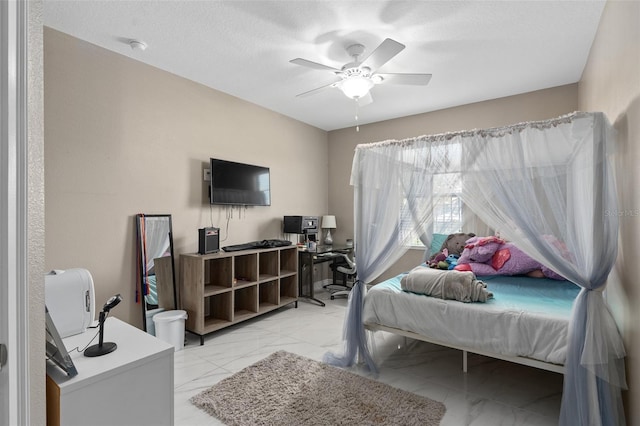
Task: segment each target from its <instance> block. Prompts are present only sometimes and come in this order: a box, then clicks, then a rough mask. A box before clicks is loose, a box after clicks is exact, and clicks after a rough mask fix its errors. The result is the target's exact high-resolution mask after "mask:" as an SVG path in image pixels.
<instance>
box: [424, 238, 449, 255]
mask: <svg viewBox="0 0 640 426" xmlns="http://www.w3.org/2000/svg"><path fill="white" fill-rule="evenodd" d="M448 236H449V234H433V236H432V237H431V249H430V253H429V256H433V255H434V254H436V253H438V252H439V251H440V248H441V247H442V244H443V243H444V242H445V240H446V239H447V237H448Z"/></svg>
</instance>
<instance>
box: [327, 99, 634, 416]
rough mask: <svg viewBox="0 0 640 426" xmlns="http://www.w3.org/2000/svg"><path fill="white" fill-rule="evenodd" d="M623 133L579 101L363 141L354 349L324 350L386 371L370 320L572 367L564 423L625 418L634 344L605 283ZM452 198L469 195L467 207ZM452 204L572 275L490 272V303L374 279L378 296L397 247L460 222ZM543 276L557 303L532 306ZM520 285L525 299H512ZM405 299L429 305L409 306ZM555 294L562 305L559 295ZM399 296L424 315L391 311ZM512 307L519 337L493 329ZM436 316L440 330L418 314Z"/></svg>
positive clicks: (350, 338) (340, 361)
mask: <svg viewBox="0 0 640 426" xmlns="http://www.w3.org/2000/svg"><path fill="white" fill-rule="evenodd" d="M614 142H615V141H614V134H613V130H612V128H611V126H610V124H609V123H608V121H607V119H606V117H605V116H604V115H603V114H602V113H585V112H575V113H572V114H569V115H565V116H562V117H559V118H556V119H552V120H545V121H535V122H527V123H520V124H515V125H511V126H506V127H501V128H493V129H485V130H472V131H463V132H455V133H445V134H440V135H432V136H421V137H417V138H411V139H405V140H400V141H398V140H391V141H384V142H377V143H371V144H361V145H358V146H357V147H356V150H355V155H354V159H353V167H352V174H351V184H352V185H353V186H354V222H355V241H356V247H355V249H356V263H357V265H358V279H359V281H358V283H357V284H356V285H355V286H354V288H353V290H352V292H351V295H350V297H349V305H348V311H347V316H346V319H345V351H344V354H331V353H330V354H327V355H326V357H325V360H326V361H327V362H329V363H332V364H335V365H340V366H348V365H352V364H353V363H354V362H355V361H356V358H357V357H360V359H362V360H363V361H364V362H365V363H366V364H367V365H368V366H369V368H370V369H371V370H372V371H377V370H376V365H375V361H374V359H373V358H372V356H371V354H370V353H369V350H368V345H367V335H366V333H365V322H367V327H368V328H370V329H383V330H387V331H392V332H397V333H399V334H404V335H406V336H411V337H416V338H420V339H423V340H427V341H432V342H435V343H439V344H443V345H447V346H451V347H455V348H459V349H462V350H469V351H471V352H476V353H480V354H487V355H491V356H495V357H498V358H502V359H507V360H513V361H516V362H522V363H525V364H528V365H532V366H535V367H540V368H547V369H550V370H554V371H558V372H562V373H564V392H563V399H562V408H561V414H560V424H563V425H569V424H594V425H599V424H603V425H613V424H620V425H622V424H624V423H625V419H624V413H623V409H622V399H621V389H623V388H626V383H625V374H624V356H625V351H624V347H623V344H622V339H621V337H620V334H619V331H618V329H617V327H616V324H615V322H614V321H613V318H612V316H611V313H610V312H609V310H608V307H607V305H606V303H605V300H604V297H603V292H602V290H603V289H604V287H605V284H606V280H607V277H608V275H609V272H610V271H611V269H612V267H613V265H614V263H615V259H616V256H617V244H618V217H617V215H616V214H615V212H616V211H617V198H616V187H615V181H614V178H613V166H612V157H613V149H614ZM452 194H453V195H454V196H453V197H452ZM445 196H446V197H445ZM443 197H444V198H443ZM447 197H448V198H447ZM454 198H459V200H460V204H459V205H456V206H457V207H456V206H454V205H453V204H452V202H451V200H454ZM443 199H444V200H445V202H444V204H443V202H442V200H443ZM454 201H455V200H454ZM447 203H448V204H447ZM443 206H444V207H446V208H443ZM452 206H453V207H455V209H458V210H460V211H459V212H458V213H459V214H458V216H457V219H456V220H457V221H458V222H459V223H457V224H456V226H458V227H459V228H460V229H458V230H459V231H464V232H475V233H476V234H478V235H482V232H479V231H478V229H479V227H482V226H486V227H488V229H491V230H492V232H493V233H497V234H499V235H500V236H501V237H502V238H503V239H505V240H507V241H509V242H511V243H513V244H514V245H517V247H518V248H519V249H520V250H522V252H524V253H526V254H527V255H528V256H530V257H531V258H532V259H534V260H535V261H537V262H539V263H540V264H542V265H544V267H545V268H549V269H551V270H553V271H555V272H557V273H558V274H559V275H561V276H562V277H565V278H566V280H567V281H561V280H557V281H556V282H555V283H554V282H553V281H552V280H547V281H545V280H543V279H540V280H541V281H531V282H529V283H528V284H527V283H525V284H527V285H526V286H525V284H523V283H519V282H518V281H517V280H522V278H517V277H513V278H511V277H509V278H508V279H506V280H505V281H504V282H502V283H500V284H498V283H496V282H491V280H488V282H489V284H487V287H488V289H490V290H491V291H492V292H493V293H494V294H493V298H492V299H491V300H489V301H488V303H485V304H483V303H462V302H460V301H455V300H442V299H438V298H434V297H430V296H424V295H416V294H407V292H406V291H403V290H402V289H400V288H399V287H398V286H397V284H396V285H395V287H394V284H393V283H392V282H386V283H384V284H379V285H377V286H374V287H373V289H372V290H371V291H370V293H371V294H370V295H371V296H372V297H371V299H370V298H369V296H370V295H367V290H366V284H368V283H372V282H373V281H374V280H375V279H376V278H377V277H378V276H380V275H381V274H382V273H383V272H384V271H386V270H387V269H388V268H389V267H390V266H391V265H393V264H394V263H395V262H396V261H397V260H399V259H400V257H401V256H402V255H403V254H404V253H405V252H406V250H407V246H408V243H409V241H410V240H411V238H413V236H415V235H418V236H420V239H421V240H422V241H423V242H424V243H425V246H426V247H429V246H430V244H431V239H432V236H433V235H434V233H435V232H439V229H440V228H439V227H441V226H445V225H446V222H447V220H451V218H452V215H451V214H450V213H451V211H452V210H455V209H454V208H453V207H452ZM505 278H506V277H505ZM397 279H400V277H396V280H397ZM536 279H539V278H528V280H536ZM392 281H393V280H392ZM525 281H527V279H525ZM543 281H544V284H542V282H543ZM548 281H551V282H548ZM527 286H528V287H527ZM536 287H537V288H536ZM543 287H547V288H548V290H549V291H550V292H551V293H549V295H545V296H544V298H543V299H540V300H542V301H543V302H542V304H544V303H545V301H546V302H547V303H549V305H550V306H549V307H548V309H545V308H544V306H542V307H541V306H540V300H538V301H537V302H536V301H535V300H534V301H533V302H532V303H534V306H533V307H532V306H531V305H529V306H526V303H529V302H531V298H528V297H527V296H526V293H527V292H529V291H534V293H535V291H537V290H540V289H542V288H543ZM527 288H528V289H527ZM572 288H573V290H572ZM494 289H495V290H494ZM374 290H375V291H374ZM565 293H566V294H565ZM554 294H555V296H554ZM561 294H563V295H564V296H563V297H565V296H566V298H565V299H561V298H560V295H561ZM374 296H375V297H376V298H375V299H374ZM510 297H514V298H516V299H520V302H522V303H525V305H521V306H520V305H518V306H517V307H516V308H514V306H513V305H511V303H512V302H513V300H510V299H509V298H510ZM407 298H412V299H415V300H419V303H422V304H423V305H424V306H422V307H420V306H419V307H415V306H413V307H408V306H409V305H402V304H403V303H405V302H406V300H405V299H407ZM527 299H529V302H527ZM551 300H554V301H556V302H557V303H558V305H559V306H556V307H555V308H554V307H553V306H551V305H552V304H551V303H550V301H551ZM523 301H524V302H523ZM394 303H395V304H399V306H400V308H396V310H397V309H399V310H400V311H405V313H406V312H410V313H413V315H414V317H412V316H407V317H405V318H404V319H400V320H399V321H396V319H393V320H392V319H390V318H391V317H394V318H395V317H397V315H395V314H389V315H386V316H385V314H384V311H385V309H393V308H392V305H393V304H394ZM514 303H515V302H514ZM536 303H537V305H535V304H536ZM374 305H376V306H375V309H374ZM427 305H432V306H431V307H428V306H427ZM481 305H483V306H481ZM560 305H561V306H560ZM403 306H404V307H403ZM505 312H517V314H516V316H517V317H518V321H517V322H514V321H511V322H509V321H507V322H506V323H504V324H503V326H502V327H503V329H504V330H507V332H508V333H509V334H508V336H509V339H505V338H504V336H505V335H503V334H501V332H497V331H496V330H499V329H500V328H499V327H500V325H499V324H500V320H499V317H500V316H502V315H504V314H505ZM438 315H441V316H440V317H439V316H438ZM452 317H457V318H458V319H457V321H458V322H457V323H452V322H451V318H452ZM513 318H515V316H514V317H513ZM427 321H430V322H431V329H430V330H428V329H424V328H420V327H419V326H412V324H414V325H415V324H420V323H422V324H424V323H426V322H427ZM465 321H466V324H467V326H468V327H469V328H472V327H470V326H469V324H471V322H472V321H475V322H476V323H481V324H482V323H484V324H488V325H490V326H491V327H494V326H495V327H498V329H492V330H493V334H492V333H491V330H490V331H489V333H488V334H485V336H484V338H482V339H480V340H479V339H477V338H472V337H469V336H466V337H465V336H464V334H463V332H462V331H461V330H462V329H464V324H465ZM434 324H435V325H434ZM437 324H440V326H437ZM509 327H512V328H509ZM476 331H477V332H478V333H480V332H481V331H480V330H476ZM549 331H555V332H556V334H557V336H555V339H554V338H551V339H547V340H544V339H543V340H540V339H539V338H540V337H545V336H543V335H544V334H545V333H546V334H551V333H549ZM531 336H534V337H535V338H531ZM536 336H537V337H536ZM505 340H508V341H510V343H511V344H512V345H511V346H510V345H509V344H506V342H505ZM525 341H526V342H527V344H526V345H525V344H524V343H523V342H525ZM531 342H532V343H531ZM513 345H515V347H514V346H513ZM518 345H520V346H521V347H518ZM527 345H528V347H527ZM523 347H524V348H523Z"/></svg>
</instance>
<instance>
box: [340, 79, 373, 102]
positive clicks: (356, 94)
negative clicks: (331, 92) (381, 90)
mask: <svg viewBox="0 0 640 426" xmlns="http://www.w3.org/2000/svg"><path fill="white" fill-rule="evenodd" d="M372 87H373V81H372V80H371V79H370V78H368V77H362V76H359V75H352V76H349V77H347V78H345V79H344V80H342V81H341V82H340V90H342V93H344V94H345V95H347V97H349V98H351V99H356V98H361V97H363V96H366V94H367V93H369V89H371V88H372Z"/></svg>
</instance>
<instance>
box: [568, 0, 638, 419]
mask: <svg viewBox="0 0 640 426" xmlns="http://www.w3.org/2000/svg"><path fill="white" fill-rule="evenodd" d="M578 87H579V90H578V96H579V106H580V108H581V109H583V110H591V111H603V112H604V113H605V114H606V115H607V117H608V118H609V121H611V122H612V123H614V126H615V128H616V130H617V131H618V135H619V140H618V151H617V155H616V158H617V161H616V163H617V164H616V166H617V180H618V192H619V209H620V212H621V214H622V216H621V217H620V243H619V246H618V247H619V252H618V261H617V264H616V268H615V270H614V274H613V276H612V278H611V279H610V281H609V285H608V291H607V296H608V298H609V304H610V306H612V311H613V314H614V316H615V317H616V319H617V320H618V323H619V324H620V326H621V329H622V334H623V338H624V341H625V346H626V350H627V360H626V366H627V379H628V385H629V392H628V393H627V395H626V399H627V403H626V404H625V405H626V408H627V420H628V422H629V424H630V425H640V406H638V403H637V402H638V401H639V400H640V310H638V306H640V286H639V284H638V278H637V277H638V268H637V263H638V257H639V256H640V239H639V238H638V236H639V235H640V214H639V213H638V212H639V210H640V187H639V186H638V182H639V181H640V2H638V1H609V2H607V5H606V7H605V9H604V13H603V16H602V18H601V21H600V26H599V28H598V33H597V35H596V38H595V41H594V43H593V46H592V47H591V52H590V55H589V60H588V62H587V65H586V67H585V70H584V73H583V75H582V79H581V80H580V83H579V86H578Z"/></svg>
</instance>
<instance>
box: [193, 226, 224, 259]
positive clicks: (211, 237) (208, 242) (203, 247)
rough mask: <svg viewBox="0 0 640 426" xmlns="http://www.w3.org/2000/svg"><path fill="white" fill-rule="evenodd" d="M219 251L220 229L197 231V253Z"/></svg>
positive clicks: (201, 229)
mask: <svg viewBox="0 0 640 426" xmlns="http://www.w3.org/2000/svg"><path fill="white" fill-rule="evenodd" d="M218 251H220V228H200V229H198V253H199V254H207V253H217V252H218Z"/></svg>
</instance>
